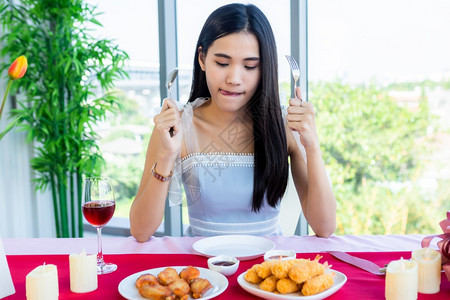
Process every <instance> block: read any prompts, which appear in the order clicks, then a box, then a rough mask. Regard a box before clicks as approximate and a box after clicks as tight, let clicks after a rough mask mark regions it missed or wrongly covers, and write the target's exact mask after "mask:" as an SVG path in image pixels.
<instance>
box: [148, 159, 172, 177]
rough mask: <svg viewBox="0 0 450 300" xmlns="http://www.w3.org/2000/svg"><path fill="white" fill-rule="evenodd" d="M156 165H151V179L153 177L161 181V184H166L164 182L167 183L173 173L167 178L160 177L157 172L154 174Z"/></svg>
mask: <svg viewBox="0 0 450 300" xmlns="http://www.w3.org/2000/svg"><path fill="white" fill-rule="evenodd" d="M156 164H157V163H155V164H154V165H153V168H152V175H153V177H155V178H156V179H158V180H159V181H162V182H166V181H169V180H170V179H172V174H173V171H170V174H169V176H167V177H165V176H162V175H161V174H159V173H158V172H156Z"/></svg>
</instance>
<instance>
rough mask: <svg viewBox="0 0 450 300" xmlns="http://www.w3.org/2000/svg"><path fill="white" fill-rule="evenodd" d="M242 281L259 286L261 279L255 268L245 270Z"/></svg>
mask: <svg viewBox="0 0 450 300" xmlns="http://www.w3.org/2000/svg"><path fill="white" fill-rule="evenodd" d="M244 279H245V280H246V281H247V282H250V283H256V284H259V283H261V281H263V279H262V278H261V277H259V276H258V273H256V268H255V266H253V267H251V268H250V269H248V270H247V272H245V275H244Z"/></svg>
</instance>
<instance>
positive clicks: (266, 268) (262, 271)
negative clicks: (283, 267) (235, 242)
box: [254, 259, 277, 279]
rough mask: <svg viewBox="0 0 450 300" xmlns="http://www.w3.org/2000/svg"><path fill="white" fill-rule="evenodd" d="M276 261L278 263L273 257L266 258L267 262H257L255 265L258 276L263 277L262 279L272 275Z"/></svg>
mask: <svg viewBox="0 0 450 300" xmlns="http://www.w3.org/2000/svg"><path fill="white" fill-rule="evenodd" d="M276 263H277V261H276V260H274V259H271V260H266V261H265V262H262V263H260V264H257V265H255V266H254V267H255V270H256V273H257V274H258V276H259V277H261V278H262V279H265V278H267V277H269V276H270V275H272V266H273V265H274V264H276Z"/></svg>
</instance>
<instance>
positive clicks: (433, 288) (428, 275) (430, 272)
mask: <svg viewBox="0 0 450 300" xmlns="http://www.w3.org/2000/svg"><path fill="white" fill-rule="evenodd" d="M411 258H412V259H413V260H415V261H416V262H417V266H418V268H419V283H418V290H419V293H422V294H435V293H438V292H439V288H440V285H441V254H440V253H439V252H438V251H436V250H433V249H430V248H422V249H418V250H414V251H413V253H412V256H411Z"/></svg>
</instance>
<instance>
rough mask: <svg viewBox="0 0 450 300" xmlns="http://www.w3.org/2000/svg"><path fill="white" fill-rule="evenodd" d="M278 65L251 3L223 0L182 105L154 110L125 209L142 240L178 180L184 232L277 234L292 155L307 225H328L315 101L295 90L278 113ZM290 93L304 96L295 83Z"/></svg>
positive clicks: (324, 231) (320, 228)
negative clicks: (143, 158)
mask: <svg viewBox="0 0 450 300" xmlns="http://www.w3.org/2000/svg"><path fill="white" fill-rule="evenodd" d="M277 69H278V67H277V53H276V46H275V39H274V36H273V32H272V29H271V26H270V24H269V22H268V20H267V18H266V17H265V15H264V14H263V13H262V12H261V11H260V10H259V9H258V8H257V7H255V6H254V5H243V4H229V5H225V6H223V7H220V8H218V9H217V10H215V11H214V12H213V13H212V14H211V15H210V16H209V18H208V19H207V20H206V22H205V24H204V26H203V29H202V31H201V33H200V37H199V39H198V43H197V46H196V49H195V59H194V74H193V80H192V89H191V94H190V97H189V100H188V103H187V104H186V105H185V107H184V108H183V109H182V110H181V111H179V110H178V108H177V105H176V103H175V102H174V101H173V100H172V99H165V101H164V103H163V107H162V109H161V112H160V113H159V114H158V115H156V116H155V118H154V123H155V127H154V130H153V134H152V137H151V139H150V142H149V145H148V150H147V156H146V162H145V167H144V173H143V176H142V180H141V184H140V187H139V191H138V193H137V195H136V198H135V200H134V202H133V205H132V207H131V211H130V224H131V233H132V235H133V236H134V237H135V238H136V239H137V240H138V241H140V242H144V241H147V240H148V239H149V238H150V237H151V236H152V235H153V233H154V232H155V231H156V229H157V228H158V226H159V225H160V224H161V221H162V219H163V215H164V207H165V201H166V198H167V195H168V194H169V198H171V199H170V201H171V202H172V200H173V199H172V198H176V194H177V193H178V195H179V194H180V191H181V185H180V182H181V181H182V183H183V186H184V190H185V193H186V199H187V204H188V211H189V224H190V227H189V229H188V231H187V232H186V234H187V235H201V236H211V235H221V234H252V235H276V234H281V230H280V227H279V223H278V214H279V204H280V201H281V199H282V197H283V195H284V192H285V190H286V186H287V182H288V176H289V174H288V172H289V165H288V163H289V161H290V164H291V170H292V176H293V180H294V182H295V187H296V190H297V193H298V196H299V201H300V203H301V206H302V209H303V212H304V215H305V217H306V219H307V221H308V223H309V224H310V226H311V227H312V229H313V231H314V232H315V234H316V235H318V236H322V237H328V236H330V235H331V234H332V233H333V232H334V230H335V227H336V201H335V198H334V195H333V191H332V188H331V186H330V183H329V181H328V177H327V175H326V172H325V167H324V163H323V160H322V154H321V151H320V145H319V141H318V137H317V130H316V125H315V116H314V109H313V106H312V104H311V103H308V102H303V101H302V100H301V99H299V98H300V97H298V98H294V99H290V102H289V107H288V108H287V111H285V118H283V112H282V109H281V107H280V100H279V94H278V73H277ZM296 93H297V95H298V96H300V90H299V89H298V90H297V91H296ZM294 135H297V141H296V138H295V136H294ZM302 153H303V154H302ZM169 185H170V188H169ZM172 192H173V193H172ZM173 195H175V196H173ZM178 198H179V197H178ZM174 201H175V202H179V201H177V200H174Z"/></svg>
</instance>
